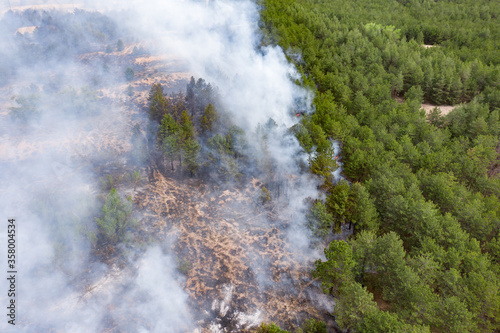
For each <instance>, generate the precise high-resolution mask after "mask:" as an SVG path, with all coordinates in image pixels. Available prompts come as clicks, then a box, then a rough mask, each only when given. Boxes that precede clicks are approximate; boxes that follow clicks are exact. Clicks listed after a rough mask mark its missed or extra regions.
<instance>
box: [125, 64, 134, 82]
mask: <svg viewBox="0 0 500 333" xmlns="http://www.w3.org/2000/svg"><path fill="white" fill-rule="evenodd" d="M134 76H135V73H134V70H133V69H132V68H130V67H127V69H126V70H125V79H127V81H132V80H133V79H134Z"/></svg>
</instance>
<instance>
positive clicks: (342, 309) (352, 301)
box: [334, 281, 377, 330]
mask: <svg viewBox="0 0 500 333" xmlns="http://www.w3.org/2000/svg"><path fill="white" fill-rule="evenodd" d="M341 289H342V290H341V292H340V294H339V298H338V300H337V302H336V304H335V311H334V314H335V319H336V321H337V323H338V324H339V326H340V328H341V329H344V330H345V329H353V328H355V327H356V326H358V324H360V323H361V322H362V321H363V319H364V317H365V316H366V315H368V314H369V313H370V312H375V311H376V309H377V304H376V303H375V302H374V301H373V295H372V294H370V293H369V292H368V291H367V290H366V288H364V287H363V286H361V285H360V284H359V283H357V282H352V281H350V282H346V283H345V284H343V285H342V287H341Z"/></svg>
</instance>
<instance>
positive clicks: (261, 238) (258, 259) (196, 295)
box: [135, 172, 327, 332]
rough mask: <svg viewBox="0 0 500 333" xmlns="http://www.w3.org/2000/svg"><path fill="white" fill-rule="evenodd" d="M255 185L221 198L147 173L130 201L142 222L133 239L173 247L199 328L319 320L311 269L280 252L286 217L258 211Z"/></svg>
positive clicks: (212, 190)
mask: <svg viewBox="0 0 500 333" xmlns="http://www.w3.org/2000/svg"><path fill="white" fill-rule="evenodd" d="M259 185H261V184H260V182H259V181H258V180H255V179H254V180H253V181H252V182H251V183H250V184H248V185H246V186H244V187H242V188H233V189H225V190H222V189H218V188H217V187H215V186H211V185H208V184H204V183H202V182H198V181H192V182H179V181H177V180H175V179H172V178H168V177H164V176H163V175H162V174H160V173H159V172H154V173H153V176H152V177H151V180H150V184H148V185H147V186H146V187H145V188H144V189H142V190H140V191H139V192H138V193H137V195H136V197H135V205H136V206H137V208H138V210H139V211H140V212H141V213H142V214H143V216H144V218H143V219H142V220H141V222H140V230H141V231H140V232H141V233H142V234H143V235H149V236H150V237H154V238H156V239H157V240H158V241H159V242H160V243H164V242H165V240H166V239H176V242H175V244H173V245H172V251H173V252H174V253H175V255H176V257H177V258H178V265H179V269H180V270H181V271H183V273H184V274H185V275H186V281H185V284H184V287H185V289H186V291H187V292H188V294H189V296H190V304H191V308H192V309H199V313H198V314H197V316H195V317H198V318H200V317H201V318H205V319H203V320H202V323H203V324H201V326H202V327H206V326H207V325H206V324H207V322H208V323H210V325H209V327H212V331H227V332H230V331H240V330H242V329H244V328H252V327H256V326H257V325H259V324H260V322H262V321H270V320H272V321H275V322H279V323H282V324H284V325H285V326H287V327H296V326H298V325H300V324H301V323H302V322H303V321H304V320H305V319H307V318H310V317H311V316H312V317H323V315H324V314H326V313H325V310H327V309H325V308H323V309H320V310H318V308H321V305H320V304H318V302H319V301H318V299H317V297H318V296H319V299H321V295H319V294H320V291H319V290H318V286H317V284H316V283H315V282H314V281H313V280H312V279H311V277H310V273H309V271H310V269H311V267H310V266H308V265H306V264H304V263H301V262H299V261H297V260H294V255H293V253H290V252H289V251H288V249H287V244H286V242H287V239H286V233H285V232H284V230H285V229H286V228H287V227H288V224H289V220H287V219H286V213H285V212H284V211H283V210H281V209H280V208H279V207H272V206H267V207H264V206H262V205H260V204H259V203H258V201H257V200H256V199H257V198H258V196H259V194H260V191H261V190H260V187H259ZM282 208H283V207H282ZM309 264H310V263H309Z"/></svg>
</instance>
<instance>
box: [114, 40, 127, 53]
mask: <svg viewBox="0 0 500 333" xmlns="http://www.w3.org/2000/svg"><path fill="white" fill-rule="evenodd" d="M124 48H125V46H124V45H123V41H122V40H121V39H118V42H116V50H117V51H118V52H121V51H123V49H124Z"/></svg>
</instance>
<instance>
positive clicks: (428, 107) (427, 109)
mask: <svg viewBox="0 0 500 333" xmlns="http://www.w3.org/2000/svg"><path fill="white" fill-rule="evenodd" d="M457 106H458V105H433V104H428V103H423V104H422V109H424V110H425V114H429V113H430V112H431V111H432V110H433V109H434V108H435V107H437V108H438V109H439V110H441V115H442V116H446V115H447V114H448V113H450V112H451V111H453V109H455V108H456V107H457Z"/></svg>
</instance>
